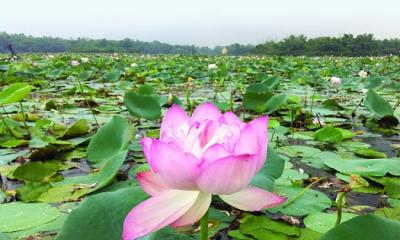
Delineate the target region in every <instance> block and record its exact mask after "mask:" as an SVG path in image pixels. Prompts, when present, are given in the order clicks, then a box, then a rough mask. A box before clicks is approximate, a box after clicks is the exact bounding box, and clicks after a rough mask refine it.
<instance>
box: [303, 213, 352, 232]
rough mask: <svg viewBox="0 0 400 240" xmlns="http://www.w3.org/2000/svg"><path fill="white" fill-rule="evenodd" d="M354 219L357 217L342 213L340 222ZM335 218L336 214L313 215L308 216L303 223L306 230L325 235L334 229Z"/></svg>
mask: <svg viewBox="0 0 400 240" xmlns="http://www.w3.org/2000/svg"><path fill="white" fill-rule="evenodd" d="M354 217H357V215H356V214H353V213H342V220H341V222H342V223H343V222H345V221H347V220H350V219H352V218H354ZM336 218H337V213H315V214H310V215H308V216H307V217H306V218H304V220H303V221H304V225H306V227H307V228H309V229H312V230H314V231H316V232H319V233H326V232H328V231H329V230H330V229H332V228H334V227H335V224H336Z"/></svg>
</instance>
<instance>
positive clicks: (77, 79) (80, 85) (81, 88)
mask: <svg viewBox="0 0 400 240" xmlns="http://www.w3.org/2000/svg"><path fill="white" fill-rule="evenodd" d="M76 81H77V82H78V84H79V90H80V91H81V94H82V96H83V99H84V100H85V103H86V105H87V106H88V107H89V109H90V113H91V114H92V116H93V119H94V122H95V123H96V125H97V127H98V128H100V124H99V122H98V121H97V118H96V116H95V115H94V110H93V108H92V106H91V105H90V103H89V101H88V100H87V98H86V96H85V94H84V92H83V86H82V83H81V81H80V80H79V77H77V78H76Z"/></svg>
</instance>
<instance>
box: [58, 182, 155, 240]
mask: <svg viewBox="0 0 400 240" xmlns="http://www.w3.org/2000/svg"><path fill="white" fill-rule="evenodd" d="M146 198H147V195H146V194H145V193H144V192H143V190H142V189H141V188H139V187H135V188H124V189H121V190H118V191H115V192H106V193H100V194H97V195H95V196H92V197H89V198H87V199H85V200H84V201H83V202H82V204H81V205H80V207H78V208H77V209H75V210H74V211H73V212H72V213H71V214H70V215H69V217H68V218H67V220H66V221H65V224H64V226H63V228H62V229H61V231H60V233H59V235H58V236H57V238H56V240H71V239H85V240H91V239H93V240H110V239H121V235H122V225H123V222H124V219H125V216H126V215H127V214H128V212H129V211H130V210H131V209H132V208H133V207H135V206H136V205H137V204H139V203H140V202H142V201H144V200H145V199H146ZM155 211H157V209H155Z"/></svg>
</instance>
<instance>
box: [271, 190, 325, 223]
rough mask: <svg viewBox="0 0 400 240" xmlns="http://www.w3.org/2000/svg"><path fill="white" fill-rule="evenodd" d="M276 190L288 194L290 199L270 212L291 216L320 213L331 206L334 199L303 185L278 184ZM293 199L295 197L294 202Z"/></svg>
mask: <svg viewBox="0 0 400 240" xmlns="http://www.w3.org/2000/svg"><path fill="white" fill-rule="evenodd" d="M275 192H276V193H278V194H280V195H282V196H287V197H288V200H287V201H286V202H285V203H283V204H282V205H279V206H277V207H275V208H271V209H268V211H269V212H273V213H276V212H280V213H283V214H286V215H291V216H305V215H308V214H311V213H319V212H321V211H323V210H324V209H326V208H328V207H330V206H331V204H332V201H331V199H330V198H329V197H327V196H326V195H325V194H324V193H322V192H319V191H316V190H313V189H304V188H301V187H292V186H276V189H275ZM292 199H295V200H294V202H293V200H292Z"/></svg>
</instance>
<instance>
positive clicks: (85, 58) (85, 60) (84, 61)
mask: <svg viewBox="0 0 400 240" xmlns="http://www.w3.org/2000/svg"><path fill="white" fill-rule="evenodd" d="M81 61H82V62H83V63H87V62H89V58H87V57H82V58H81Z"/></svg>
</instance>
